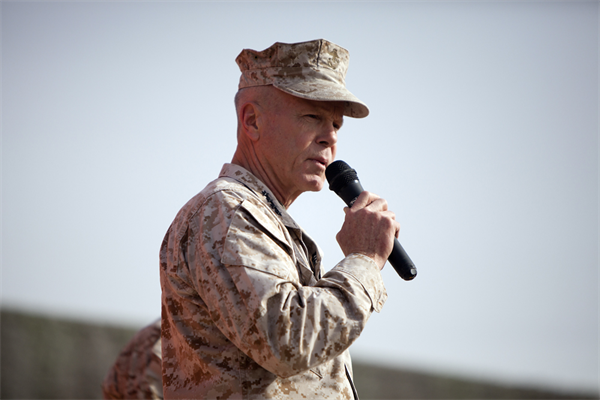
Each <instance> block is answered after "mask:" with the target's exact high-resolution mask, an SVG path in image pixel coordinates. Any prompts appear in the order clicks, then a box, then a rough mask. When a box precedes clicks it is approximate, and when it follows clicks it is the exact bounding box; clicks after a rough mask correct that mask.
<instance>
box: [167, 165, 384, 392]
mask: <svg viewBox="0 0 600 400" xmlns="http://www.w3.org/2000/svg"><path fill="white" fill-rule="evenodd" d="M160 260H161V270H160V275H161V286H162V356H163V364H162V366H163V384H164V396H165V398H187V399H192V398H194V399H265V398H266V399H306V398H318V399H352V398H354V397H356V395H355V393H353V392H354V387H353V384H352V381H351V376H352V369H351V368H352V367H351V361H350V356H349V353H348V348H349V347H350V345H351V344H352V343H353V342H354V341H355V340H356V339H357V338H358V337H359V335H360V334H361V332H362V330H363V328H364V327H365V324H366V322H367V320H368V318H369V316H370V315H371V313H372V311H374V310H375V311H379V310H380V309H381V307H382V306H383V303H384V301H385V299H386V297H387V295H386V292H385V288H384V285H383V281H382V278H381V275H380V272H379V268H378V266H377V265H376V264H375V262H374V261H373V260H372V259H370V258H368V257H366V256H363V255H360V254H351V255H349V256H347V257H345V258H344V259H343V260H342V261H341V262H340V263H339V264H338V265H336V266H335V267H334V268H333V269H331V270H330V271H329V272H327V273H325V274H324V275H323V276H322V277H321V265H320V262H321V253H320V251H319V249H318V247H317V245H316V244H315V243H314V242H313V241H312V240H311V239H310V238H309V237H308V236H307V235H306V233H305V232H304V231H303V230H302V229H301V228H300V227H299V226H298V225H297V224H296V223H295V222H294V220H293V219H292V218H291V217H290V215H289V214H288V213H287V211H286V209H285V208H284V207H283V206H282V205H281V204H279V202H278V201H277V199H276V197H275V196H274V195H273V193H272V192H271V191H270V190H269V189H268V188H267V186H266V185H264V184H263V183H262V182H261V181H259V180H258V179H257V178H256V177H255V176H254V175H252V174H251V173H250V172H248V171H247V170H245V169H244V168H242V167H239V166H237V165H233V164H226V165H224V167H223V169H222V171H221V174H220V176H219V178H218V179H216V180H215V181H213V182H211V183H210V184H209V185H208V186H207V187H206V188H205V189H204V190H203V191H202V192H200V193H199V194H198V195H196V196H195V197H194V198H192V199H191V200H190V201H189V202H188V203H187V204H186V205H185V206H184V207H183V208H182V209H181V210H180V212H179V213H178V214H177V217H176V218H175V220H174V221H173V223H172V225H171V226H170V228H169V230H168V232H167V234H166V236H165V239H164V241H163V244H162V247H161V252H160Z"/></svg>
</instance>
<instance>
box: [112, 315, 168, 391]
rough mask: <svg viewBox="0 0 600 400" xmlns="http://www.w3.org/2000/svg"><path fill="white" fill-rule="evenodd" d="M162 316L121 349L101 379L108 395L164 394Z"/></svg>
mask: <svg viewBox="0 0 600 400" xmlns="http://www.w3.org/2000/svg"><path fill="white" fill-rule="evenodd" d="M160 353H161V345H160V319H159V320H157V321H156V322H154V323H153V324H151V325H148V326H147V327H145V328H143V329H141V330H140V331H139V332H138V333H136V334H135V336H134V337H133V338H132V339H131V340H130V341H129V343H128V344H127V346H125V348H124V349H123V351H121V353H120V354H119V356H118V357H117V360H116V361H115V363H114V364H113V366H112V367H111V369H110V370H109V371H108V374H107V375H106V377H105V378H104V381H103V382H102V394H103V397H104V398H105V399H154V400H160V399H162V398H163V388H162V371H161V354H160Z"/></svg>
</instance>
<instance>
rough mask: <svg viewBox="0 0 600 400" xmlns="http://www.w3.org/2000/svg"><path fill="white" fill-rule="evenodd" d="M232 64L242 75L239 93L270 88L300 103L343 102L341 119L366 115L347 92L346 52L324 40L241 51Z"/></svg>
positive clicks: (348, 58) (348, 56)
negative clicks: (308, 101) (290, 96)
mask: <svg viewBox="0 0 600 400" xmlns="http://www.w3.org/2000/svg"><path fill="white" fill-rule="evenodd" d="M235 61H236V63H237V64H238V66H239V67H240V71H242V76H241V77H240V84H239V89H243V88H247V87H252V86H265V85H273V86H274V87H276V88H277V89H279V90H281V91H283V92H286V93H289V94H291V95H293V96H296V97H301V98H303V99H308V100H319V101H342V102H345V103H346V107H345V110H344V115H347V116H349V117H354V118H364V117H366V116H367V115H369V109H368V108H367V106H366V104H365V103H363V102H362V101H360V100H359V99H358V98H357V97H356V96H354V95H353V94H352V93H350V91H348V89H346V83H345V80H344V79H345V77H346V71H347V70H348V63H349V61H350V54H349V53H348V50H346V49H344V48H343V47H340V46H338V45H336V44H334V43H331V42H329V41H327V40H324V39H319V40H312V41H309V42H302V43H291V44H288V43H279V42H278V43H275V44H274V45H272V46H271V47H269V48H268V49H266V50H263V51H256V50H250V49H244V50H242V52H241V53H240V55H239V56H237V58H236V59H235Z"/></svg>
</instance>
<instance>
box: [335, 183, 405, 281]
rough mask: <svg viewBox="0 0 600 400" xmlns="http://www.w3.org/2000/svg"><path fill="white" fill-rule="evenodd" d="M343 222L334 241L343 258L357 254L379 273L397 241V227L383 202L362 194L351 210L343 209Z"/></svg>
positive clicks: (393, 217) (393, 216)
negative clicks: (373, 263) (344, 214)
mask: <svg viewBox="0 0 600 400" xmlns="http://www.w3.org/2000/svg"><path fill="white" fill-rule="evenodd" d="M344 212H345V213H346V218H345V220H344V224H343V225H342V229H341V230H340V231H339V232H338V234H337V235H336V239H337V242H338V244H339V245H340V248H341V249H342V251H343V252H344V255H346V256H347V255H349V254H352V253H361V254H364V255H366V256H367V257H370V258H372V259H373V260H374V261H375V263H377V265H379V269H380V270H381V269H383V266H384V265H385V262H386V261H387V258H388V257H389V255H390V253H391V252H392V248H393V247H394V238H395V237H398V233H399V232H400V224H399V223H398V222H397V221H396V216H395V215H394V213H393V212H391V211H389V210H388V206H387V202H386V201H385V200H384V199H382V198H380V197H379V196H377V195H375V194H373V193H369V192H367V191H364V192H362V193H361V194H360V196H358V198H357V199H356V201H355V202H354V204H353V205H352V208H349V207H345V208H344Z"/></svg>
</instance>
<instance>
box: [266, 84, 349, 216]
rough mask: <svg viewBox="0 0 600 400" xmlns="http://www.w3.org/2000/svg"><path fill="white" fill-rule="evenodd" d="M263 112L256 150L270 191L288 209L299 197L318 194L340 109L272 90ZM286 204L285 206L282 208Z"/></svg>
mask: <svg viewBox="0 0 600 400" xmlns="http://www.w3.org/2000/svg"><path fill="white" fill-rule="evenodd" d="M273 94H274V97H273V98H272V101H271V102H270V104H269V107H267V108H265V109H264V110H263V111H264V114H263V115H264V117H265V123H264V128H265V129H264V130H263V136H262V138H261V139H265V140H261V143H260V146H261V147H262V154H263V155H264V158H265V159H266V161H267V163H266V165H263V166H265V167H266V166H268V167H267V168H269V169H270V171H269V174H268V175H269V177H270V180H271V184H272V185H274V186H275V187H274V189H275V191H276V192H277V193H279V194H280V195H281V196H282V198H283V199H284V205H285V206H288V205H289V204H291V201H293V200H294V199H296V197H298V196H299V195H300V194H301V193H303V192H306V191H319V190H321V189H322V188H323V185H324V184H325V168H326V167H327V166H328V165H329V164H330V163H331V162H332V161H333V160H334V158H335V153H336V143H337V132H338V130H339V129H340V128H341V126H342V123H343V107H342V105H341V104H340V103H337V102H327V101H310V100H305V99H301V98H298V97H294V96H291V95H289V94H287V93H284V92H281V91H280V90H277V89H274V93H273ZM286 203H287V204H286Z"/></svg>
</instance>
